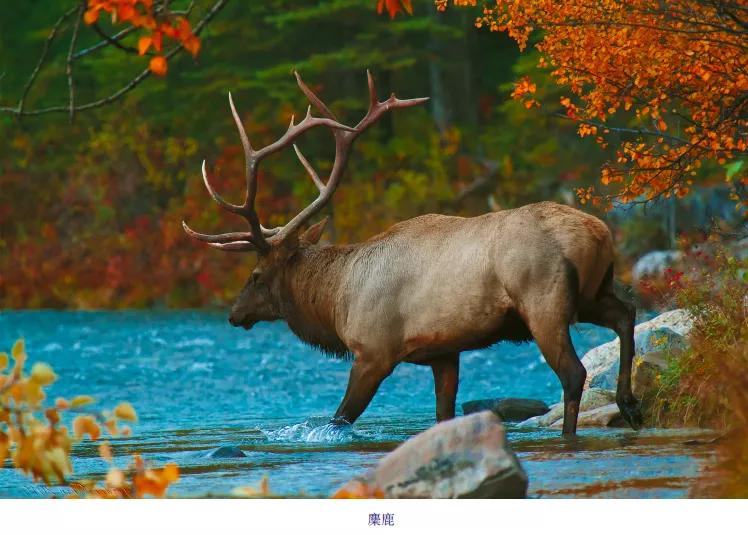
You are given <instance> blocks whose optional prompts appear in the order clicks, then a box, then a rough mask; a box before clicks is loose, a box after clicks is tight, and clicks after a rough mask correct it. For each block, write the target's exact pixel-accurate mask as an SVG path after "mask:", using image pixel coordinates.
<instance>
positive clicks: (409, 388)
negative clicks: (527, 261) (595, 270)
mask: <svg viewBox="0 0 748 535" xmlns="http://www.w3.org/2000/svg"><path fill="white" fill-rule="evenodd" d="M18 336H24V337H25V338H26V341H27V349H28V352H29V355H30V358H31V360H32V362H33V361H36V360H43V361H46V362H49V363H50V364H51V365H52V366H53V367H54V369H55V371H56V372H57V373H58V375H59V376H60V380H59V381H58V382H57V383H56V384H55V385H53V387H52V388H51V389H50V397H51V398H54V397H56V396H58V395H59V396H63V395H65V396H70V395H73V394H79V393H85V394H91V395H93V396H95V397H96V398H98V399H100V400H102V402H103V404H104V405H105V406H112V405H114V404H115V403H116V402H118V401H120V400H129V401H131V402H132V403H133V404H134V405H135V407H136V409H137V410H138V415H139V417H140V421H139V423H138V424H137V425H135V426H134V429H133V431H134V435H133V436H132V437H130V438H127V439H115V440H113V441H112V446H113V449H114V452H115V455H116V458H115V463H117V464H119V465H120V466H126V464H127V463H128V459H129V456H130V455H131V454H132V453H135V452H139V453H141V454H143V455H144V456H145V458H146V459H150V460H153V461H154V462H156V463H159V464H161V463H164V462H169V461H173V462H176V463H178V464H179V466H180V469H181V473H182V478H181V479H180V481H179V482H178V483H177V484H176V485H174V486H173V487H170V494H171V495H174V496H206V495H218V496H223V495H228V494H230V492H231V490H232V489H233V488H235V487H238V486H246V485H254V484H256V483H257V482H258V481H259V480H260V479H261V478H262V477H263V476H264V475H267V476H269V478H270V487H271V490H272V491H273V492H274V493H277V494H282V495H294V496H298V495H305V496H326V495H329V494H330V493H331V492H332V491H333V490H334V489H335V488H336V487H337V486H339V485H341V484H343V483H344V482H345V481H347V480H348V479H349V478H350V477H351V476H353V475H355V474H358V473H360V472H362V471H365V470H366V469H368V468H370V467H372V466H374V465H375V464H376V462H377V460H378V459H379V458H381V457H382V456H383V455H385V454H386V453H387V452H389V451H391V450H393V449H394V448H395V447H397V445H398V444H400V443H401V442H403V441H404V440H406V439H407V438H408V437H410V436H412V435H414V434H416V433H418V432H420V431H423V430H424V429H427V428H428V427H429V426H431V425H433V422H434V417H433V410H434V398H433V385H432V378H431V372H430V370H429V369H428V368H425V367H419V366H415V365H408V364H405V365H401V366H399V367H398V368H397V369H396V371H395V373H394V374H393V375H392V376H391V377H390V378H388V379H387V380H386V381H385V382H384V384H383V385H382V387H381V389H380V391H379V392H378V393H377V396H376V397H375V399H374V401H373V403H372V405H371V406H370V407H369V409H368V410H367V412H366V413H365V414H364V416H362V418H361V419H360V420H359V421H358V422H357V423H356V425H355V426H353V427H334V426H330V425H329V424H328V418H329V416H330V415H332V414H333V413H334V412H335V409H336V407H337V404H338V403H339V401H340V399H341V398H342V395H343V392H344V390H345V385H346V382H347V376H348V368H349V366H350V364H349V363H346V362H342V361H337V360H333V359H329V358H327V357H325V356H323V355H321V354H319V353H318V352H316V351H314V350H312V349H310V348H307V347H305V346H304V345H303V344H301V342H299V341H298V340H297V339H296V338H295V337H294V336H293V335H292V334H291V333H290V332H289V331H288V329H287V328H286V327H285V326H284V325H282V324H280V323H274V324H260V325H258V326H256V327H255V328H254V329H253V330H252V331H250V332H248V333H247V332H245V331H243V330H240V329H234V328H231V327H230V326H229V325H228V323H227V322H226V320H225V317H224V316H223V315H221V314H214V313H205V312H46V311H45V312H31V311H29V312H2V313H0V345H1V346H2V349H3V350H6V351H7V349H8V348H10V346H11V344H12V343H13V341H14V340H15V338H16V337H18ZM612 337H613V335H612V333H610V332H609V331H607V330H605V329H600V328H596V327H592V326H586V325H583V326H578V327H575V328H574V329H573V331H572V338H573V340H574V344H575V347H576V349H577V351H578V353H579V354H580V355H581V354H583V353H584V352H585V351H586V350H588V349H590V348H591V347H594V346H596V345H598V344H600V343H603V342H606V341H608V340H610V339H612ZM559 394H560V389H559V386H558V382H557V380H556V378H555V376H554V375H553V373H552V372H551V371H550V369H549V368H548V367H547V366H546V365H545V364H544V363H543V362H542V359H541V357H540V354H539V352H538V350H537V348H536V347H535V345H534V344H527V345H522V346H517V345H513V344H500V345H497V346H495V347H493V348H490V349H488V350H484V351H470V352H466V353H464V354H463V357H462V367H461V378H460V393H459V397H458V403H461V402H464V401H467V400H470V399H477V398H485V397H531V398H539V399H543V400H545V401H546V402H548V403H553V402H555V401H556V400H557V399H558V397H559ZM703 434H704V433H703V432H701V431H688V430H678V431H662V430H660V431H644V432H640V433H636V432H633V431H630V430H622V429H615V430H607V429H606V430H588V429H584V430H581V432H580V436H579V437H577V438H576V439H575V440H573V441H568V440H563V439H561V438H560V437H559V435H558V430H531V429H525V428H522V429H520V428H515V427H512V426H510V428H509V435H508V436H509V441H510V443H511V444H512V446H513V448H514V449H515V451H517V454H518V456H519V457H520V459H521V461H522V463H523V465H524V466H525V469H526V470H527V472H528V474H529V477H530V494H531V496H533V497H555V496H558V497H573V496H582V497H593V496H595V497H597V496H600V497H678V496H684V495H686V494H687V492H688V486H689V484H690V482H691V481H692V480H693V478H694V477H695V476H696V475H697V472H698V469H699V466H700V464H701V463H702V462H703V461H704V459H705V458H706V457H707V456H708V455H709V451H710V450H709V446H708V445H704V444H703V443H702V442H700V441H698V440H696V441H694V440H693V439H694V438H698V437H701V436H702V435H703ZM689 441H690V443H691V444H690V445H689V444H686V443H687V442H689ZM694 443H695V444H694ZM224 445H229V446H237V447H239V448H240V449H241V450H242V451H243V453H244V454H245V457H240V458H213V457H210V456H208V454H209V453H210V452H211V451H213V450H215V449H216V448H218V447H220V446H224ZM73 464H74V468H75V473H76V474H77V475H78V476H79V477H87V476H99V475H102V474H103V473H104V472H105V470H106V466H105V464H104V462H103V461H101V460H100V459H99V458H98V454H97V451H96V447H95V446H93V445H90V444H87V443H82V444H80V445H79V446H77V447H76V448H75V450H74V462H73ZM49 492H50V491H48V490H46V489H43V488H42V487H39V486H37V485H34V484H30V482H29V480H28V479H27V478H25V477H24V476H21V475H19V474H16V473H15V472H14V471H13V470H11V469H4V470H0V496H26V497H37V496H48V495H49ZM52 492H55V493H64V492H65V491H64V489H53V491H52Z"/></svg>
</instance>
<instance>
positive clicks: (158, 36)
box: [151, 31, 163, 52]
mask: <svg viewBox="0 0 748 535" xmlns="http://www.w3.org/2000/svg"><path fill="white" fill-rule="evenodd" d="M151 37H152V38H153V48H155V49H156V50H157V51H158V52H161V48H162V44H161V42H162V39H163V34H162V33H161V32H160V31H154V32H153V33H152V34H151Z"/></svg>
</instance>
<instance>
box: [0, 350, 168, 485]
mask: <svg viewBox="0 0 748 535" xmlns="http://www.w3.org/2000/svg"><path fill="white" fill-rule="evenodd" d="M11 356H12V358H13V361H14V365H13V368H12V369H11V370H9V371H8V372H7V373H5V370H6V368H7V367H8V365H9V364H10V357H9V356H8V354H7V353H0V466H2V465H4V464H5V460H6V459H7V458H8V457H10V459H11V460H12V461H13V466H14V467H15V468H16V469H17V470H19V471H21V472H24V473H27V474H30V475H31V476H32V477H33V478H34V480H40V481H43V482H44V483H45V484H47V485H51V484H52V483H59V484H64V483H66V480H67V478H68V477H69V476H70V475H71V474H72V473H73V467H72V463H71V462H70V452H71V449H72V447H73V444H75V443H76V442H77V441H80V440H83V439H84V437H85V435H88V436H89V437H90V439H91V440H98V439H99V437H100V436H101V434H102V427H104V428H105V429H106V430H107V431H108V432H109V434H110V435H111V436H113V437H116V436H119V435H125V436H126V435H127V434H129V429H127V428H122V429H120V428H118V422H119V420H127V421H135V420H137V415H136V413H135V409H133V407H132V405H130V404H129V403H127V402H122V403H120V404H119V405H117V406H116V407H115V408H114V410H112V411H108V410H104V411H96V412H93V411H92V412H83V409H81V407H84V406H86V405H88V404H90V403H93V402H94V399H93V398H91V397H90V396H75V397H74V398H73V399H72V400H70V401H68V400H66V399H64V398H58V399H57V400H55V404H54V406H53V407H44V406H43V405H42V402H43V401H44V400H45V399H46V394H45V393H44V388H45V387H46V386H48V385H50V384H52V383H53V382H54V381H56V380H57V375H56V374H55V373H54V371H53V370H52V368H51V367H50V366H49V365H47V364H44V363H41V362H37V363H35V364H34V366H33V367H32V368H31V373H30V374H28V375H27V374H25V373H24V367H25V364H26V360H27V356H26V347H25V344H24V341H23V339H21V340H18V341H17V342H16V343H15V344H14V345H13V348H12V350H11ZM65 412H68V413H78V415H77V416H75V418H74V419H73V422H72V435H71V434H70V431H69V430H68V428H67V427H66V426H65V425H62V415H63V414H64V413H65ZM40 414H43V416H44V417H43V419H42V418H40V417H39V415H40ZM99 455H100V456H101V458H102V459H103V460H104V461H106V462H107V463H108V464H109V471H108V472H107V475H106V478H105V480H104V482H103V484H104V486H103V487H101V486H100V482H97V481H95V480H89V481H79V482H75V483H72V484H71V485H70V488H71V489H72V490H73V491H74V494H72V495H71V496H70V497H73V498H77V497H80V496H83V497H87V498H129V497H135V498H142V497H143V496H145V495H146V494H151V495H153V496H155V497H162V496H163V495H164V494H165V492H166V489H167V488H168V487H169V485H170V484H171V483H173V482H175V481H177V480H178V479H179V468H178V467H177V465H175V464H173V463H170V464H167V465H165V466H164V467H163V468H160V469H156V468H150V467H147V466H146V465H145V463H144V462H143V459H142V458H141V457H140V456H139V455H135V456H134V458H133V463H132V465H131V466H130V467H129V468H128V469H127V470H126V471H122V470H120V469H119V468H117V467H116V466H114V464H113V455H112V449H111V447H110V445H109V442H106V441H105V442H102V443H101V444H99Z"/></svg>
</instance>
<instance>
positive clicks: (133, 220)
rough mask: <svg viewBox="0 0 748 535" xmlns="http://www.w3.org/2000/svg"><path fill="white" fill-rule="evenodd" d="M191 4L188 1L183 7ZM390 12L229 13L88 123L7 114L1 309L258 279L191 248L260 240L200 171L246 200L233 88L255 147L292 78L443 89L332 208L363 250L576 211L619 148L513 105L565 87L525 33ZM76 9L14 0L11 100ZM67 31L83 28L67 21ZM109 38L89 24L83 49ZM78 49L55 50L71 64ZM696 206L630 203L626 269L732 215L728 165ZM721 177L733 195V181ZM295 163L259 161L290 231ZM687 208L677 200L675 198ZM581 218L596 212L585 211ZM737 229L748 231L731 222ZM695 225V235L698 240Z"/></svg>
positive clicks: (338, 90) (116, 76)
mask: <svg viewBox="0 0 748 535" xmlns="http://www.w3.org/2000/svg"><path fill="white" fill-rule="evenodd" d="M173 4H174V5H175V6H177V5H181V4H185V5H186V4H187V2H176V1H175V2H173ZM413 4H414V15H413V16H409V17H397V18H395V19H394V20H389V19H388V18H387V17H384V16H377V14H376V11H375V9H374V5H373V3H372V1H371V0H329V1H325V2H312V1H305V2H300V1H298V0H295V1H292V0H270V1H266V2H229V3H228V4H227V6H226V7H225V8H224V9H223V11H222V12H221V13H220V14H219V15H218V16H217V17H216V18H215V20H213V21H212V22H211V23H210V25H208V26H207V27H206V29H205V31H204V32H203V33H202V34H201V38H202V49H201V52H200V54H199V55H198V56H197V58H192V57H191V56H188V55H181V56H177V57H175V58H174V59H172V60H171V61H170V64H169V73H168V76H166V77H164V78H152V79H149V80H147V81H146V82H145V83H143V84H141V85H140V86H138V88H137V89H135V90H134V91H132V92H130V93H128V94H127V95H126V96H125V97H124V98H123V99H121V100H119V101H117V102H116V103H114V104H112V105H109V106H105V107H101V108H98V109H95V110H92V111H89V112H85V113H79V114H78V115H76V116H75V119H74V121H73V122H72V123H71V122H70V121H68V118H67V117H66V116H65V115H64V114H51V115H44V116H39V117H25V118H23V119H20V120H19V119H18V118H15V117H13V116H12V115H0V139H1V140H2V142H0V303H2V306H4V307H19V308H21V307H23V308H30V307H73V308H99V307H112V308H119V307H144V306H169V307H182V306H202V305H217V304H222V303H224V302H227V301H229V300H230V299H231V298H232V297H233V296H234V295H235V294H236V292H237V291H238V290H239V288H240V287H241V285H242V284H243V283H244V281H245V279H246V277H247V276H248V275H249V273H250V271H251V265H252V263H253V258H252V256H251V255H247V256H236V255H226V254H222V253H220V252H217V251H213V250H208V249H207V248H205V247H203V246H202V245H199V244H195V243H193V242H191V241H189V240H188V238H187V237H186V236H185V235H184V233H183V231H182V229H181V220H182V219H185V220H187V221H189V222H190V225H191V226H192V227H193V228H195V229H197V230H200V231H203V232H215V231H228V230H244V229H243V228H242V226H241V224H240V220H237V219H235V218H233V217H231V216H227V215H225V214H224V213H222V212H221V211H220V210H219V209H218V208H217V207H216V206H215V205H214V204H213V202H212V200H211V199H210V197H209V196H208V195H207V193H206V192H205V190H204V187H203V185H202V183H201V182H202V181H201V179H200V163H201V161H202V159H203V158H205V159H207V162H208V170H209V173H210V174H211V176H214V177H215V178H214V184H215V186H216V187H217V188H218V189H219V191H221V193H222V194H223V195H224V196H225V197H227V198H228V200H233V201H238V200H239V198H240V195H242V192H243V189H242V188H243V158H242V152H241V148H240V145H239V138H238V135H237V133H236V130H235V127H234V125H233V123H232V120H231V117H230V114H229V108H228V102H227V98H226V97H227V92H228V91H229V90H230V91H232V93H233V95H234V98H235V102H236V103H237V106H238V109H239V111H240V114H241V115H242V117H243V119H244V121H245V125H246V128H247V132H248V134H249V135H250V138H251V140H252V142H253V144H254V145H256V146H259V145H264V144H268V143H270V142H272V141H274V140H275V139H277V137H279V136H280V135H281V133H282V132H283V131H284V129H285V126H286V125H287V124H288V121H289V120H290V117H291V115H292V114H294V113H295V114H296V115H297V116H298V115H299V114H302V113H303V112H304V110H305V108H306V105H307V103H306V101H305V99H304V97H303V95H302V94H301V92H300V91H299V90H298V88H297V86H296V83H295V80H294V78H293V75H292V73H293V71H294V70H298V71H299V72H300V73H301V74H302V75H303V77H304V79H305V81H306V82H307V83H308V84H309V85H310V87H312V88H313V89H314V90H315V91H316V92H317V93H318V95H320V96H321V97H322V99H323V100H324V101H325V102H327V103H328V105H330V106H331V108H332V109H333V110H334V111H335V112H336V113H337V114H338V116H339V117H340V118H341V120H343V121H344V122H346V123H348V124H355V122H357V120H358V118H360V117H361V116H362V115H363V113H364V112H365V108H366V74H365V69H367V68H369V69H371V71H372V73H373V74H374V77H375V79H376V81H377V84H378V89H379V93H380V97H381V96H386V95H388V94H389V93H390V92H392V91H396V92H397V94H398V96H400V97H402V98H409V97H416V96H430V97H431V101H430V102H429V103H428V105H427V106H425V107H421V108H412V109H408V110H404V111H401V112H399V113H396V114H391V115H388V116H386V117H385V118H384V120H383V121H381V123H380V124H378V125H377V126H376V127H375V128H373V129H372V131H371V132H368V133H367V134H366V135H365V136H363V137H362V138H361V139H360V140H359V141H358V142H357V144H356V147H355V150H354V153H353V155H352V158H351V161H350V163H349V165H348V173H347V175H346V178H345V180H344V182H343V184H342V186H341V187H340V188H339V190H338V192H337V194H336V197H335V200H334V206H332V207H331V208H329V209H328V210H327V211H328V215H330V216H332V223H333V224H332V225H330V232H329V236H328V238H329V239H330V240H334V241H336V242H341V243H342V242H352V241H357V240H363V239H366V238H368V237H370V236H372V235H373V234H375V233H377V232H379V231H382V230H384V229H385V228H387V227H388V226H389V225H391V224H393V223H395V222H396V221H399V220H402V219H405V218H409V217H413V216H415V215H418V214H422V213H427V212H435V211H438V212H444V213H455V214H462V215H472V214H477V213H481V212H485V211H488V210H491V209H499V208H510V207H513V206H518V205H521V204H525V203H528V202H532V201H537V200H543V199H549V200H556V201H559V202H565V203H568V204H576V199H575V196H574V191H575V189H576V188H578V187H581V186H586V185H589V184H593V183H595V182H597V181H598V180H599V176H600V167H601V165H602V164H603V163H604V162H605V161H607V160H609V159H611V157H612V155H611V154H609V153H606V151H605V150H602V149H600V147H599V146H597V145H596V144H595V142H594V141H593V140H591V139H590V138H585V139H580V138H579V136H578V134H577V125H575V124H573V123H572V122H571V121H566V120H564V119H559V118H557V117H555V116H554V111H557V110H550V109H545V110H538V109H536V108H532V109H526V108H525V107H524V106H523V105H522V103H521V102H518V101H515V100H512V99H511V98H509V95H510V93H511V92H512V89H513V82H514V81H515V80H516V79H518V78H519V77H520V76H522V75H524V74H527V73H530V72H533V80H534V81H536V82H537V83H538V98H539V99H540V98H542V99H543V100H544V101H554V100H555V101H558V97H557V96H556V94H558V95H559V96H560V89H558V87H557V86H556V85H555V84H553V83H552V81H551V80H550V78H549V77H543V76H542V75H538V73H537V72H536V64H537V60H538V58H537V56H535V55H533V54H532V53H526V54H523V55H522V56H520V55H519V52H518V50H517V47H516V44H515V43H514V42H513V41H511V40H510V39H509V38H507V37H506V36H504V35H503V34H501V35H496V34H489V33H488V32H481V31H478V30H476V29H475V28H474V27H473V19H474V16H475V12H472V11H470V10H449V11H447V12H445V13H439V12H437V11H436V10H435V9H434V8H433V4H432V2H431V0H420V1H417V2H413ZM70 5H71V4H70V2H69V1H65V0H46V1H44V2H41V1H28V2H15V3H10V4H8V5H6V6H4V9H3V14H2V15H0V103H3V104H7V103H14V102H15V100H16V99H17V98H18V95H19V94H20V93H21V92H22V90H23V86H24V84H25V83H26V80H27V79H28V76H29V73H30V72H31V71H32V70H33V68H34V65H35V64H36V61H37V60H38V57H39V53H40V50H41V48H42V46H43V42H44V40H45V38H46V35H47V32H48V31H49V28H50V27H51V26H52V24H53V23H54V21H55V20H56V19H57V18H58V17H59V14H60V13H62V12H63V11H65V10H66V9H68V8H69V7H70ZM67 30H68V31H70V28H67ZM98 40H99V38H98V36H96V35H95V34H92V33H91V32H88V33H87V34H86V33H82V34H81V36H80V38H79V44H78V46H79V47H80V48H81V49H82V48H85V47H86V46H91V45H92V44H94V43H95V42H97V41H98ZM67 46H68V41H66V40H65V39H62V40H60V41H58V42H57V43H56V44H54V45H53V47H52V49H51V58H52V59H53V60H54V59H55V58H64V56H65V54H66V53H67ZM142 68H143V58H140V57H138V56H137V55H132V56H129V55H125V54H122V53H121V51H119V50H117V49H116V48H111V47H107V48H104V49H102V50H101V52H100V53H99V54H97V55H91V56H90V57H89V58H88V59H87V61H82V62H79V63H77V64H76V80H77V81H76V91H77V94H78V95H79V98H80V99H81V100H82V101H86V100H90V99H95V98H98V97H99V96H101V95H102V94H108V92H111V91H112V90H114V89H116V88H118V87H120V86H122V85H123V84H125V83H127V81H128V80H130V79H132V77H133V75H134V74H135V73H137V72H139V71H140V70H142ZM64 69H65V65H64V61H63V62H57V63H55V62H54V61H51V62H50V64H49V65H48V66H47V67H46V68H45V70H44V71H43V72H42V73H41V75H40V77H39V80H38V83H37V85H36V86H35V88H34V90H33V92H32V93H31V94H30V95H29V97H28V106H31V107H37V106H49V105H57V104H61V105H65V102H66V97H67V80H66V77H65V72H64ZM300 145H301V147H302V148H303V150H304V153H305V155H306V156H307V157H308V158H309V159H310V160H311V161H313V162H315V164H316V166H317V168H318V169H319V170H320V171H321V172H324V171H326V170H329V167H330V165H331V161H332V153H333V143H332V138H331V136H330V134H329V132H326V131H323V129H319V131H315V132H312V133H311V135H309V136H308V137H306V138H305V139H303V140H302V141H301V143H300ZM701 173H702V174H701V176H700V177H699V181H698V183H699V184H701V185H702V186H701V187H700V188H697V190H696V192H695V193H694V194H693V195H692V197H691V199H692V200H690V201H688V202H684V201H675V200H672V199H670V200H663V201H662V202H659V203H654V204H650V205H647V206H646V207H640V206H634V207H629V208H626V209H614V210H613V211H612V212H609V213H607V214H602V213H597V215H600V216H601V217H604V218H606V219H607V221H608V222H609V223H610V224H611V226H612V227H613V229H614V231H615V232H616V234H617V240H618V242H619V244H620V249H621V252H622V253H623V254H622V257H621V267H622V268H623V271H624V272H625V270H626V269H627V268H628V267H630V265H631V263H632V262H633V260H635V259H636V258H637V257H638V256H640V255H641V254H643V253H645V252H647V251H649V250H651V249H654V248H668V247H672V246H674V244H675V236H676V235H677V234H680V233H682V232H683V231H684V230H685V229H689V231H690V232H701V231H702V230H706V229H708V228H710V227H711V226H712V225H713V223H714V222H715V221H717V222H718V224H721V223H720V222H722V221H729V220H730V218H731V217H732V215H731V213H730V210H731V209H732V206H733V204H732V203H731V202H730V201H729V200H728V198H727V192H726V189H725V188H723V187H722V186H723V185H724V170H723V169H721V168H718V167H717V168H715V167H712V168H709V167H708V166H705V168H704V169H703V170H702V171H701ZM720 184H722V186H720ZM315 193H316V192H315V188H314V186H313V184H312V182H311V181H310V180H309V179H308V177H307V176H306V175H305V172H304V170H303V168H302V167H301V166H300V165H299V163H298V161H297V160H296V158H295V156H294V155H293V154H291V153H289V152H286V153H283V154H279V155H276V156H274V157H273V158H271V159H269V160H268V161H267V162H264V163H263V168H262V170H261V174H260V190H259V195H258V203H257V204H258V208H259V210H260V215H261V218H262V219H263V222H264V224H265V225H266V226H273V225H277V224H282V223H283V222H285V221H286V220H287V218H288V217H289V216H290V215H292V214H294V213H296V212H297V211H299V210H300V209H301V208H302V207H303V206H304V205H305V204H307V203H308V202H310V201H311V199H312V198H313V197H314V195H315ZM676 203H677V204H676ZM585 210H588V211H593V212H594V211H595V208H594V207H591V206H587V207H585ZM733 223H734V222H733ZM694 229H695V230H694Z"/></svg>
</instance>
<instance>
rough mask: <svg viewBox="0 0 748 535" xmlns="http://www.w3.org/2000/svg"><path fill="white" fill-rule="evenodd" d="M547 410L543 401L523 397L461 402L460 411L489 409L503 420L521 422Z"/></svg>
mask: <svg viewBox="0 0 748 535" xmlns="http://www.w3.org/2000/svg"><path fill="white" fill-rule="evenodd" d="M549 410H550V408H549V407H548V405H546V404H545V402H544V401H541V400H539V399H525V398H495V399H478V400H475V401H466V402H465V403H463V404H462V413H463V414H465V415H468V414H473V413H475V412H480V411H491V412H493V413H494V414H496V415H497V416H498V417H499V418H501V420H502V421H504V422H521V421H523V420H527V419H528V418H532V417H533V416H540V415H542V414H545V413H547V412H548V411H549Z"/></svg>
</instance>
